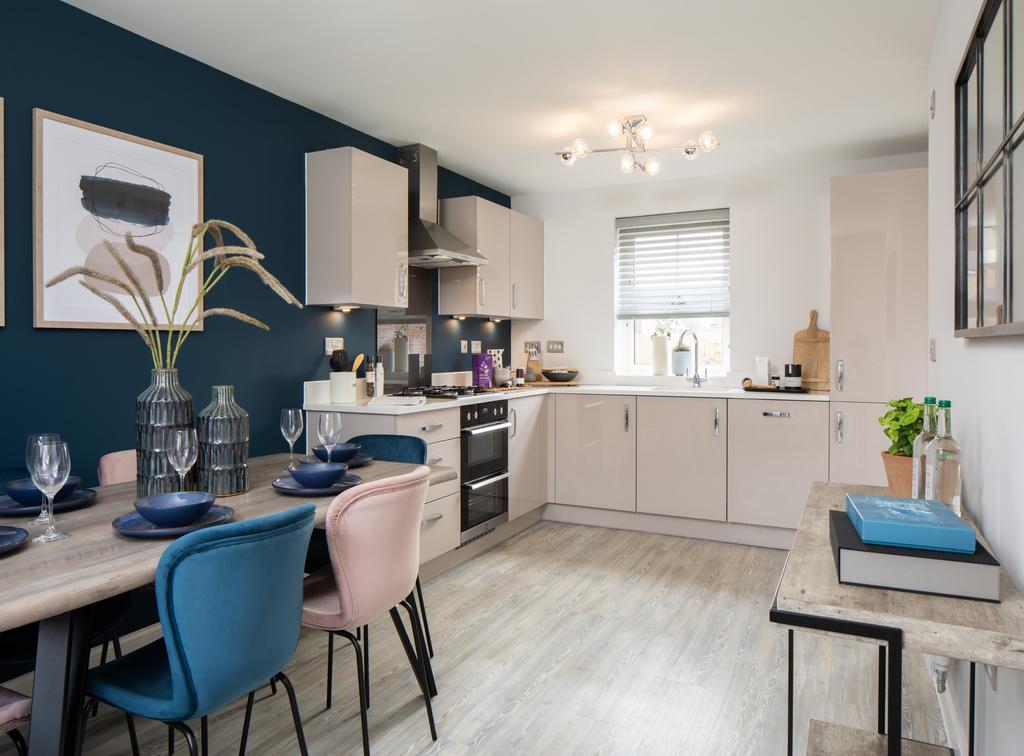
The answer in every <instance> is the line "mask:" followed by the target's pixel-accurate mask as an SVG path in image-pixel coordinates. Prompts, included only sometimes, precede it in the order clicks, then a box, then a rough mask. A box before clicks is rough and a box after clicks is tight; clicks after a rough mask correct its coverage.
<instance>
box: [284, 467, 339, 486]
mask: <svg viewBox="0 0 1024 756" xmlns="http://www.w3.org/2000/svg"><path fill="white" fill-rule="evenodd" d="M347 471H348V465H343V464H341V463H340V462H313V463H311V464H307V465H299V466H298V467H296V468H295V469H294V470H292V471H291V473H292V477H293V478H295V482H296V483H298V484H299V485H300V486H302V487H303V488H330V487H331V486H333V485H334V484H335V483H337V482H338V481H339V480H341V479H342V478H343V477H344V476H345V473H346V472H347Z"/></svg>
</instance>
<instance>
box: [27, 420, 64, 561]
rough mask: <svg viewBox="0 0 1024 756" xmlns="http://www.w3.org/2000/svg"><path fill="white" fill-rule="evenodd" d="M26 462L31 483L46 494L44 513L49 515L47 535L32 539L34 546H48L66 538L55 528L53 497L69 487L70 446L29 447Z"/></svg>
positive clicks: (41, 444) (52, 443) (60, 443)
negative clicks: (64, 487) (49, 543)
mask: <svg viewBox="0 0 1024 756" xmlns="http://www.w3.org/2000/svg"><path fill="white" fill-rule="evenodd" d="M27 462H28V469H29V472H30V473H31V474H32V482H33V483H35V484H36V488H38V489H39V490H40V491H42V492H43V512H45V513H46V531H45V532H43V533H41V534H40V535H37V536H36V537H35V538H33V539H32V542H33V543H47V542H49V541H60V540H61V539H64V538H67V537H68V534H67V533H62V532H60V531H59V530H57V528H56V527H54V523H53V497H54V496H56V495H57V492H58V491H59V490H60V489H61V488H63V486H64V484H65V483H67V481H68V475H69V474H70V473H71V455H70V454H69V453H68V445H67V444H66V443H64V442H63V441H54V440H52V439H51V440H47V441H40V442H38V443H35V444H30V445H29V449H28V460H27Z"/></svg>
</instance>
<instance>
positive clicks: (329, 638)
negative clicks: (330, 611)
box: [326, 630, 334, 709]
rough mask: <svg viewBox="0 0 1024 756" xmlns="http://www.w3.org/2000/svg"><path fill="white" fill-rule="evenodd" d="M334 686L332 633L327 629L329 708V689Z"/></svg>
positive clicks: (329, 701)
mask: <svg viewBox="0 0 1024 756" xmlns="http://www.w3.org/2000/svg"><path fill="white" fill-rule="evenodd" d="M333 688H334V633H332V632H331V631H330V630H328V631H327V704H326V708H328V709H329V708H331V690H332V689H333Z"/></svg>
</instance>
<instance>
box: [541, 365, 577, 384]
mask: <svg viewBox="0 0 1024 756" xmlns="http://www.w3.org/2000/svg"><path fill="white" fill-rule="evenodd" d="M540 372H541V373H543V374H544V377H545V378H547V379H548V380H549V381H553V382H554V383H568V382H569V381H571V380H573V379H574V378H575V377H576V376H577V375H579V374H580V371H579V370H575V369H573V368H564V367H555V368H544V369H543V370H541V371H540Z"/></svg>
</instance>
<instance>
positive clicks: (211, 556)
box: [156, 503, 316, 719]
mask: <svg viewBox="0 0 1024 756" xmlns="http://www.w3.org/2000/svg"><path fill="white" fill-rule="evenodd" d="M315 511H316V507H315V506H314V505H313V504H312V503H306V504H302V505H300V506H298V507H295V508H294V509H289V510H287V511H285V512H279V513H277V514H273V515H269V516H267V517H260V518H256V519H253V520H245V521H243V522H237V523H230V524H227V525H219V526H217V527H213V528H206V529H203V530H197V531H195V532H193V533H189V534H188V535H185V536H182V537H181V538H179V539H178V540H177V541H175V542H174V543H172V544H171V545H170V546H169V547H168V548H167V550H166V551H165V552H164V554H163V556H162V557H161V558H160V564H159V566H158V567H157V571H156V600H157V608H158V609H159V612H160V624H161V626H162V628H163V633H164V642H165V643H166V644H167V658H168V661H169V662H170V668H171V680H172V690H171V695H172V698H173V703H172V704H171V706H170V708H171V709H172V710H174V711H176V712H180V716H179V717H178V718H179V719H191V718H193V717H197V716H203V715H205V714H207V713H209V712H211V711H213V710H215V709H217V708H220V707H221V706H224V705H225V704H227V703H230V702H231V701H234V700H236V699H238V698H239V697H241V696H243V695H245V694H246V693H248V692H249V691H251V690H254V689H255V688H257V687H259V686H260V685H265V684H266V682H267V680H269V679H270V678H271V677H273V676H274V675H276V674H277V673H278V672H280V671H281V670H282V669H284V666H285V664H287V663H288V660H289V659H290V658H291V656H292V654H293V653H294V652H295V647H296V646H297V645H298V642H299V629H300V626H301V622H302V576H303V570H302V568H303V562H304V560H305V557H306V549H307V548H308V546H309V536H310V533H311V532H312V530H313V518H314V514H315Z"/></svg>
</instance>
